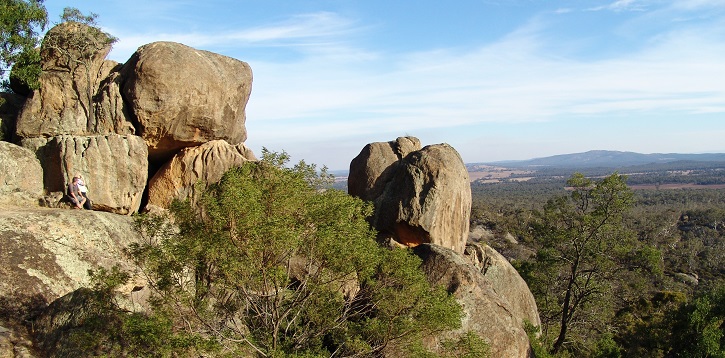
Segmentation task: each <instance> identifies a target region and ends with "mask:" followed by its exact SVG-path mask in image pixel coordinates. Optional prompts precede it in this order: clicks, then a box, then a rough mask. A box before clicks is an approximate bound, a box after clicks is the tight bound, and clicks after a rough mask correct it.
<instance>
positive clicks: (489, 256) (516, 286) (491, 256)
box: [464, 243, 541, 326]
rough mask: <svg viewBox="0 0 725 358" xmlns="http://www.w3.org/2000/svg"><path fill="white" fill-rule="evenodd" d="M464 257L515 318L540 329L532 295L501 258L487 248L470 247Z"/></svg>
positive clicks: (484, 245)
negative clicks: (506, 302) (504, 302)
mask: <svg viewBox="0 0 725 358" xmlns="http://www.w3.org/2000/svg"><path fill="white" fill-rule="evenodd" d="M464 257H465V258H466V259H468V261H469V262H470V263H472V264H473V266H474V267H476V268H477V269H478V270H479V271H480V272H481V274H483V277H484V278H485V279H486V280H487V282H488V283H489V285H490V287H491V288H492V289H493V291H494V292H496V294H498V295H499V296H501V297H503V298H505V299H506V300H507V301H508V302H509V303H510V304H511V307H512V309H513V312H514V314H515V315H516V316H517V317H520V318H522V319H524V320H527V321H529V322H530V323H531V324H533V325H534V326H541V320H540V318H539V310H538V308H537V307H536V300H534V295H533V294H532V293H531V290H529V286H528V285H527V284H526V281H524V279H523V278H522V277H521V275H519V273H518V271H516V269H515V268H514V267H513V266H511V263H510V262H509V261H508V260H507V259H506V258H505V257H503V255H501V254H500V253H499V252H498V251H496V250H494V249H493V248H492V247H490V246H488V245H486V244H480V243H469V244H468V245H466V251H465V255H464Z"/></svg>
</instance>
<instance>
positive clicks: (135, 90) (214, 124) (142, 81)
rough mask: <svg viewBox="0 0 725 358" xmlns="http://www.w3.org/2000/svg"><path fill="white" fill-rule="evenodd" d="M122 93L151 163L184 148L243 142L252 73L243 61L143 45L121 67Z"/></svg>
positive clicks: (163, 44) (167, 45)
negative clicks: (146, 145) (217, 142)
mask: <svg viewBox="0 0 725 358" xmlns="http://www.w3.org/2000/svg"><path fill="white" fill-rule="evenodd" d="M121 75H122V76H123V77H124V85H123V88H122V93H123V96H124V98H125V99H126V101H127V102H128V104H129V106H130V108H131V111H132V112H133V114H134V117H135V119H136V121H138V124H139V127H140V129H141V130H140V133H139V135H141V136H142V137H143V138H144V139H145V140H146V143H147V144H148V147H149V154H150V155H151V157H152V159H153V160H157V161H158V160H163V161H165V160H167V159H169V158H170V157H171V156H172V155H173V154H174V153H176V152H177V151H179V150H180V149H182V148H185V147H191V146H197V145H201V144H203V143H205V142H208V141H211V140H215V139H223V140H226V141H227V142H229V143H230V144H239V143H243V142H244V141H245V140H246V139H247V132H246V128H245V126H244V122H245V120H246V117H245V112H244V111H245V107H246V105H247V101H248V100H249V95H250V92H251V89H252V70H251V68H250V67H249V65H248V64H247V63H245V62H242V61H239V60H236V59H233V58H230V57H226V56H222V55H219V54H215V53H211V52H207V51H200V50H195V49H193V48H191V47H188V46H185V45H182V44H178V43H173V42H155V43H151V44H148V45H144V46H141V47H140V48H139V49H138V50H137V51H136V53H135V54H133V56H131V59H129V60H128V62H127V63H126V64H125V65H124V67H123V70H122V71H121Z"/></svg>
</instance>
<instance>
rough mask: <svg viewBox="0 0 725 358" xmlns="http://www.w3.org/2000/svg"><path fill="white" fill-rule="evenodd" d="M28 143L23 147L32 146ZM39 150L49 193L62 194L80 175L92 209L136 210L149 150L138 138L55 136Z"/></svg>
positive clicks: (144, 177) (144, 180) (125, 212)
mask: <svg viewBox="0 0 725 358" xmlns="http://www.w3.org/2000/svg"><path fill="white" fill-rule="evenodd" d="M29 142H30V141H26V142H24V145H26V146H31V147H32V146H33V145H32V144H31V143H29ZM39 144H42V142H40V143H39ZM40 148H41V149H39V150H38V152H37V155H38V156H39V157H40V159H41V163H42V164H43V168H44V181H45V188H46V189H47V190H48V192H58V191H60V192H65V186H66V184H68V183H70V181H71V180H72V178H73V177H74V176H75V175H76V174H81V175H82V176H83V178H84V179H85V181H86V184H87V186H88V188H89V197H90V198H91V201H92V202H93V208H94V209H95V210H102V211H108V212H112V213H116V214H130V213H133V212H136V211H138V209H139V207H140V206H141V196H142V195H143V192H144V188H145V187H146V181H147V179H148V150H147V148H146V143H145V142H144V141H143V139H141V138H140V137H137V136H132V135H129V136H121V135H118V134H109V135H105V136H77V137H76V136H57V137H53V138H50V139H49V140H48V141H47V142H46V143H45V144H44V145H42V146H41V147H40Z"/></svg>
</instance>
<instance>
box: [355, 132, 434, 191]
mask: <svg viewBox="0 0 725 358" xmlns="http://www.w3.org/2000/svg"><path fill="white" fill-rule="evenodd" d="M420 149H421V147H420V140H418V138H415V137H399V138H397V139H396V140H394V141H390V142H375V143H370V144H368V145H366V146H365V147H364V148H363V149H362V151H360V154H358V156H357V157H355V158H354V159H353V160H352V162H350V174H349V176H348V181H347V187H348V191H349V192H350V194H351V195H354V196H357V197H359V198H360V199H363V200H367V201H374V200H375V199H377V198H378V197H380V195H382V194H383V191H384V190H385V185H386V184H387V183H388V181H390V180H391V178H392V175H393V173H395V170H396V169H397V168H398V166H399V165H401V164H402V160H403V158H405V157H406V156H407V155H408V154H410V153H411V152H413V151H416V150H420Z"/></svg>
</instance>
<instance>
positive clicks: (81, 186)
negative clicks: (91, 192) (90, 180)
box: [76, 179, 88, 194]
mask: <svg viewBox="0 0 725 358" xmlns="http://www.w3.org/2000/svg"><path fill="white" fill-rule="evenodd" d="M76 185H77V186H78V191H80V192H81V193H83V194H85V193H87V192H88V188H86V183H84V182H83V179H78V182H76Z"/></svg>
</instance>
